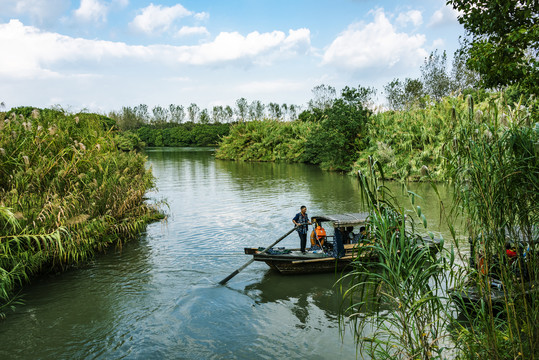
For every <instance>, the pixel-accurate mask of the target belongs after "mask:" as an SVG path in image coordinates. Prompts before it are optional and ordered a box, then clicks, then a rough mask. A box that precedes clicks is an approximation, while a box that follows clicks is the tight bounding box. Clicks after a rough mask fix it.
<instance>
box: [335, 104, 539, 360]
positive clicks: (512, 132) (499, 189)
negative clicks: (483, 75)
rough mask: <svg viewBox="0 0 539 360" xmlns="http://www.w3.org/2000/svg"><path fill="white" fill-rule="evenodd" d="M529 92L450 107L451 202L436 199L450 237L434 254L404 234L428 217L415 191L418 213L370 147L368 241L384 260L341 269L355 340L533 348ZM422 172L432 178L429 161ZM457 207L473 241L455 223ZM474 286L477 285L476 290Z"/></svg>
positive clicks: (397, 345) (537, 342) (534, 224)
mask: <svg viewBox="0 0 539 360" xmlns="http://www.w3.org/2000/svg"><path fill="white" fill-rule="evenodd" d="M534 101H535V100H533V99H532V101H529V102H528V103H527V104H528V105H527V106H524V105H523V103H522V102H520V103H516V104H508V103H506V101H505V99H504V97H503V96H502V97H498V98H491V99H490V100H489V102H488V104H487V105H488V106H486V107H485V104H484V103H483V104H481V105H482V108H481V109H477V108H476V107H475V106H474V103H473V101H472V99H471V98H469V99H468V100H467V108H466V109H465V110H466V111H462V110H457V109H451V110H450V111H449V115H450V116H451V117H452V118H453V139H452V141H451V142H450V145H449V146H447V147H446V148H445V149H444V153H445V160H444V161H445V162H446V164H445V169H446V170H445V171H447V174H448V177H449V178H450V179H451V182H452V184H453V189H454V205H453V206H452V207H451V208H447V209H446V208H444V204H443V203H440V205H441V206H442V210H443V211H442V215H443V216H444V217H445V219H446V222H447V224H448V226H449V229H450V233H451V236H452V242H451V244H452V246H451V247H450V248H449V247H448V246H446V249H443V250H442V251H441V253H440V254H439V255H438V256H437V257H435V258H434V257H430V258H429V255H428V254H427V253H425V252H422V250H421V249H417V248H416V243H414V242H403V241H402V239H408V238H412V239H413V238H414V236H415V235H414V234H415V233H416V230H417V228H416V225H415V223H414V219H416V220H419V224H421V223H423V226H424V227H425V229H426V228H427V225H428V224H427V223H426V219H425V217H424V214H422V213H421V209H420V208H419V207H417V206H414V197H415V194H410V195H411V196H410V199H411V202H412V204H411V205H412V209H413V215H414V216H410V217H409V218H405V217H404V215H403V214H404V210H403V209H400V208H399V207H398V206H396V205H395V203H394V201H393V198H392V197H391V195H390V194H388V193H387V189H386V188H385V187H384V186H383V184H379V183H378V182H379V181H381V180H379V179H383V178H385V176H384V174H383V171H384V170H385V168H384V166H383V165H382V164H380V163H377V162H372V160H370V159H368V165H369V167H368V169H369V176H368V177H364V176H361V177H360V183H361V189H362V194H363V196H364V198H365V199H366V202H367V205H368V206H369V208H370V212H371V222H372V225H371V229H370V231H371V233H372V234H373V238H374V239H376V241H373V244H372V245H371V246H370V249H371V251H376V252H377V253H379V254H380V263H379V264H378V265H377V268H374V269H373V268H370V267H366V266H365V265H364V264H362V263H360V262H357V263H356V264H355V268H354V271H352V272H351V273H350V274H349V275H347V278H349V279H351V284H352V286H351V287H350V288H349V289H348V290H346V291H345V292H343V298H345V299H346V304H347V306H345V307H344V308H343V311H342V314H343V320H344V319H348V318H349V319H351V320H352V325H353V329H354V334H355V335H356V341H357V344H358V348H359V349H360V350H361V351H366V352H368V353H369V355H371V356H373V357H375V358H414V359H415V358H422V359H431V358H447V357H448V356H450V357H456V358H458V359H478V358H488V359H509V358H511V359H535V358H537V353H539V351H538V350H539V348H538V347H539V325H538V324H539V308H538V305H539V299H538V296H539V291H538V290H537V289H538V285H539V269H538V264H539V261H538V260H539V259H538V258H537V256H538V251H539V233H538V224H539V191H538V190H539V187H538V185H539V146H538V144H539V122H538V121H537V120H538V119H537V118H536V115H534V112H533V108H534V107H535V106H536V104H535V103H534ZM374 168H376V171H374V170H373V169H374ZM425 174H426V178H427V179H428V180H429V181H431V184H432V186H433V187H434V189H435V190H436V185H435V183H434V182H433V181H432V177H430V172H429V171H428V170H426V171H425ZM459 218H460V219H464V220H462V221H463V222H464V224H463V228H464V229H465V233H466V235H467V237H469V242H468V241H466V240H464V241H463V239H461V238H460V237H459V234H457V232H456V231H455V228H454V226H453V225H454V222H455V221H457V219H459ZM396 229H398V231H396ZM401 234H406V235H405V236H402V235H401ZM469 244H471V247H470V246H469ZM453 247H454V248H453ZM507 247H509V248H510V249H511V250H513V251H514V252H515V253H516V256H515V257H514V258H512V259H510V258H509V257H508V255H507V251H506V250H507ZM416 280H417V281H416ZM494 284H495V285H496V288H498V293H501V296H500V297H498V298H495V295H496V293H495V292H494V290H495V289H494ZM343 289H344V287H343ZM471 289H473V290H474V291H476V295H477V296H476V297H475V300H474V301H472V302H470V301H468V300H469V299H470V297H469V296H468V295H467V294H470V290H471ZM425 330H426V331H425ZM367 333H373V335H365V334H367ZM418 334H419V335H418ZM422 337H426V339H424V341H423V338H422Z"/></svg>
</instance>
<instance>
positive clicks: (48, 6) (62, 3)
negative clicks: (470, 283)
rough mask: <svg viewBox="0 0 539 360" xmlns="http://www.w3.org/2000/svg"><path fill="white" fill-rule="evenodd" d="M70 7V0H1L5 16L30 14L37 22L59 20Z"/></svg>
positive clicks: (0, 7)
mask: <svg viewBox="0 0 539 360" xmlns="http://www.w3.org/2000/svg"><path fill="white" fill-rule="evenodd" d="M68 7H69V0H48V1H43V0H0V9H1V10H0V12H1V13H2V14H3V15H4V16H6V15H7V16H12V15H17V16H18V15H23V16H25V15H26V16H29V18H30V19H32V21H33V22H34V23H36V24H43V23H50V22H52V21H57V19H58V17H60V16H61V14H62V12H63V11H64V10H65V9H67V8H68Z"/></svg>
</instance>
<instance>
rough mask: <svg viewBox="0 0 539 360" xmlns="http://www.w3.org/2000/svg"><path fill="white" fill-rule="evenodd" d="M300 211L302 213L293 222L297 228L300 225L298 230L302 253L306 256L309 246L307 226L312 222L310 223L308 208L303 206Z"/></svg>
mask: <svg viewBox="0 0 539 360" xmlns="http://www.w3.org/2000/svg"><path fill="white" fill-rule="evenodd" d="M300 210H301V211H300V212H299V213H297V214H296V216H294V218H293V219H292V222H293V223H294V225H296V226H298V225H299V226H298V228H297V229H296V230H297V232H298V235H299V240H300V245H301V252H302V253H304V254H305V246H306V245H307V229H308V227H307V224H310V223H311V222H310V221H309V216H308V215H307V207H306V206H305V205H302V206H301V208H300Z"/></svg>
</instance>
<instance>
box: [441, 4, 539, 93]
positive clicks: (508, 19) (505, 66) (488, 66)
mask: <svg viewBox="0 0 539 360" xmlns="http://www.w3.org/2000/svg"><path fill="white" fill-rule="evenodd" d="M447 3H448V4H450V5H452V6H453V8H454V9H455V10H457V11H458V12H459V17H458V19H459V22H460V23H461V24H463V25H464V28H465V29H466V35H467V36H466V37H465V39H464V49H463V51H464V52H466V53H467V54H468V60H467V64H468V66H469V67H470V68H471V69H473V70H475V71H477V72H478V73H480V74H481V82H482V84H483V86H484V87H486V88H499V87H504V86H508V85H512V84H518V85H520V86H521V87H522V88H523V89H525V90H526V91H525V92H526V93H527V94H528V95H529V94H536V95H537V94H538V90H539V88H538V86H539V85H538V84H539V59H538V50H539V42H538V41H537V39H538V38H539V23H538V22H537V17H538V14H539V4H538V2H537V1H536V0H523V1H514V0H495V1H493V0H473V1H469V0H448V1H447Z"/></svg>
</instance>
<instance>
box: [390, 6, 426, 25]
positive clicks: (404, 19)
mask: <svg viewBox="0 0 539 360" xmlns="http://www.w3.org/2000/svg"><path fill="white" fill-rule="evenodd" d="M396 22H397V24H398V25H400V26H403V27H404V26H407V25H408V23H412V24H413V25H414V26H419V25H421V24H422V23H423V15H422V14H421V11H419V10H410V11H408V12H405V13H400V14H399V16H397V20H396Z"/></svg>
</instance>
